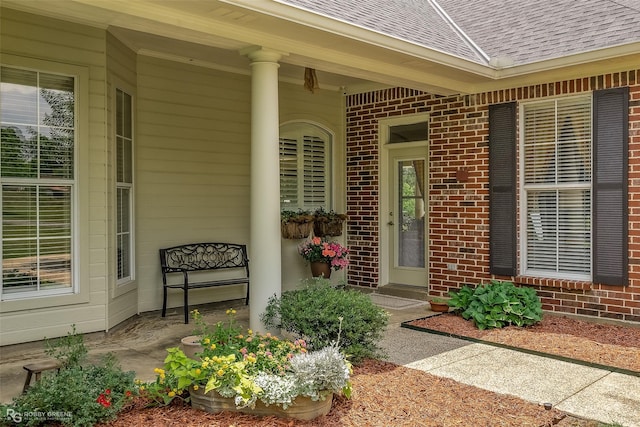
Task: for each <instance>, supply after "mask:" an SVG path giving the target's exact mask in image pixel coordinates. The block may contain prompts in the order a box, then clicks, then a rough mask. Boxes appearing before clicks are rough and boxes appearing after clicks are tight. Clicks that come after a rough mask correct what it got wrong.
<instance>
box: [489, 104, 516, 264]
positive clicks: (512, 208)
mask: <svg viewBox="0 0 640 427" xmlns="http://www.w3.org/2000/svg"><path fill="white" fill-rule="evenodd" d="M489 241H490V243H489V265H490V267H489V268H490V272H491V274H496V275H500V276H515V275H516V265H517V264H516V241H517V240H516V103H515V102H509V103H505V104H495V105H490V106H489Z"/></svg>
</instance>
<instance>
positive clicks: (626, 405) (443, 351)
mask: <svg viewBox="0 0 640 427" xmlns="http://www.w3.org/2000/svg"><path fill="white" fill-rule="evenodd" d="M374 295H375V294H374ZM373 300H374V302H375V303H376V304H379V305H381V306H382V307H383V308H385V309H386V310H387V311H388V312H389V313H390V321H389V326H388V327H387V329H386V331H385V335H384V338H383V340H382V342H381V346H382V347H383V348H384V349H385V351H386V352H387V353H388V356H389V357H388V360H389V361H390V362H393V363H396V364H398V365H404V366H407V367H409V368H412V369H419V370H423V371H427V372H429V373H431V374H433V375H438V376H443V377H448V378H452V379H454V380H456V381H459V382H462V383H466V384H470V385H473V386H476V387H479V388H483V389H486V390H491V391H494V392H498V393H504V394H510V395H514V396H517V397H520V398H522V399H525V400H528V401H530V402H533V403H536V404H543V403H547V402H548V403H551V404H552V405H553V406H554V407H556V408H557V409H560V410H562V411H565V412H567V413H570V414H572V415H575V416H578V417H583V418H587V419H592V420H598V421H601V422H607V423H610V422H617V423H620V424H621V425H622V426H624V427H640V409H639V408H640V377H639V376H632V375H623V374H620V373H615V372H610V371H606V370H601V369H596V368H592V367H587V366H583V365H579V364H572V363H568V362H564V361H559V360H555V359H551V358H546V357H540V356H534V355H530V354H526V353H522V352H519V351H513V350H506V349H502V348H497V347H493V346H490V345H485V344H473V343H470V342H469V341H465V340H460V339H456V338H451V337H446V336H442V335H435V334H429V333H425V332H421V331H415V330H411V329H407V328H402V327H401V326H400V325H401V323H402V322H405V321H409V320H413V319H417V318H421V317H425V316H427V315H430V314H433V313H432V312H431V311H430V310H429V309H428V305H427V304H426V302H425V301H420V300H409V299H405V298H398V297H394V296H388V295H380V294H377V296H375V297H373ZM197 308H198V309H199V311H200V312H201V313H202V315H203V317H204V319H205V321H206V322H207V323H209V324H213V323H216V322H218V321H224V320H226V318H227V317H226V314H225V311H226V310H227V309H228V308H234V309H236V310H237V314H236V319H237V320H238V322H239V323H240V324H242V325H244V326H248V323H249V308H248V307H247V306H245V305H244V300H234V301H226V302H221V303H214V304H207V305H205V306H199V307H197ZM70 329H71V328H70ZM193 329H194V325H193V323H192V324H189V325H185V324H184V323H183V315H182V310H181V309H174V310H169V311H168V313H167V317H166V318H162V317H161V316H160V313H159V312H149V313H144V314H142V315H139V316H135V317H134V318H132V319H130V320H128V321H126V322H124V323H123V324H121V325H119V326H118V327H116V328H114V329H112V330H111V331H109V332H108V333H93V334H87V335H85V344H86V346H87V347H88V348H89V357H90V359H91V360H97V359H99V358H100V357H101V356H102V355H104V354H106V353H109V352H111V353H113V354H114V355H115V356H116V357H117V358H118V360H119V361H120V364H121V366H122V368H123V369H124V370H133V371H135V372H136V376H137V378H139V379H141V380H143V381H152V380H154V379H155V374H154V372H153V369H154V368H156V367H161V366H162V365H163V361H164V358H165V356H166V349H167V348H169V347H175V346H178V345H180V339H181V338H183V337H185V336H188V335H191V334H192V333H193ZM45 359H48V356H47V355H46V354H45V352H44V343H43V342H35V343H27V344H19V345H12V346H4V347H0V402H2V403H9V402H10V401H11V399H12V398H13V397H14V396H17V395H18V394H20V393H21V391H22V387H23V385H24V381H25V378H26V371H25V370H24V369H23V368H22V367H23V366H24V365H26V364H28V363H33V362H37V361H41V360H45Z"/></svg>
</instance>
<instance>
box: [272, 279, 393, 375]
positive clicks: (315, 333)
mask: <svg viewBox="0 0 640 427" xmlns="http://www.w3.org/2000/svg"><path fill="white" fill-rule="evenodd" d="M301 284H302V288H301V289H295V290H291V291H286V292H283V293H282V295H281V297H276V296H272V297H271V298H269V301H268V302H267V307H266V309H265V312H264V313H262V315H261V316H260V318H261V320H262V322H264V324H265V325H266V326H267V327H269V328H274V329H282V330H285V331H287V332H289V333H291V334H293V336H295V337H298V338H303V339H305V340H306V341H307V343H308V345H309V347H310V348H313V349H320V348H323V347H326V346H329V345H331V344H332V343H334V342H338V341H339V346H340V349H341V350H342V351H343V352H344V353H345V354H347V355H349V357H350V358H351V360H352V361H353V362H354V363H358V362H360V361H362V360H363V359H365V358H376V357H384V354H383V351H382V349H381V348H380V347H379V345H378V343H379V341H380V340H381V339H382V333H383V332H384V329H385V327H386V326H387V323H388V321H389V314H388V313H387V312H386V311H385V310H383V309H382V308H380V307H378V306H376V305H375V304H374V303H373V302H372V301H371V299H370V298H369V297H368V296H367V295H366V294H364V293H362V292H359V291H356V290H349V289H338V288H336V287H334V286H332V284H331V282H330V281H329V280H327V279H325V278H321V277H317V278H313V279H304V280H303V281H302V282H301ZM339 318H343V322H342V333H340V323H339V322H338V319H339ZM338 337H340V339H339V340H338Z"/></svg>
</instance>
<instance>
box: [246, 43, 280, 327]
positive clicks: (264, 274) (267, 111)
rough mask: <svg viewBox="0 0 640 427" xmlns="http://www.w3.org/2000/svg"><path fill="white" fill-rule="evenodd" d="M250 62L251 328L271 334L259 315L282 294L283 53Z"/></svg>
mask: <svg viewBox="0 0 640 427" xmlns="http://www.w3.org/2000/svg"><path fill="white" fill-rule="evenodd" d="M243 53H245V54H246V55H247V56H248V57H249V59H251V207H250V209H251V232H250V236H251V241H250V246H249V260H250V264H249V265H250V269H251V287H250V295H249V300H250V314H249V322H250V323H249V325H250V327H251V329H253V330H255V331H258V332H266V328H265V327H264V325H263V324H262V322H261V321H260V315H261V314H262V313H263V312H264V310H265V308H266V306H267V300H268V299H269V298H270V297H271V296H272V295H274V294H275V295H277V296H280V291H281V286H282V271H281V267H280V258H281V245H280V160H279V142H278V136H279V114H278V67H279V65H278V60H279V59H280V58H281V56H282V55H281V54H280V53H278V52H274V51H270V50H266V49H262V48H259V47H256V48H253V49H250V50H249V51H245V52H243Z"/></svg>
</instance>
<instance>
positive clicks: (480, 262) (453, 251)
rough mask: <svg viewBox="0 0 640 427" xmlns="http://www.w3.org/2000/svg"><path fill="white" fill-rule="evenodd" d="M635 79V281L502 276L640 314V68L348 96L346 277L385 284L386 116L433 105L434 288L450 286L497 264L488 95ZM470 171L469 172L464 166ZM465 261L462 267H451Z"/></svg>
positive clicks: (550, 297) (569, 306)
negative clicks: (382, 182) (382, 161)
mask: <svg viewBox="0 0 640 427" xmlns="http://www.w3.org/2000/svg"><path fill="white" fill-rule="evenodd" d="M619 86H629V87H630V100H629V101H630V111H629V115H630V123H629V258H630V260H629V286H626V287H622V286H605V285H599V284H595V283H587V282H575V281H568V280H553V279H540V278H535V277H520V276H518V277H497V279H501V280H512V281H514V282H516V283H520V284H526V285H528V286H531V287H533V288H535V289H536V291H537V292H538V295H540V297H541V299H542V302H543V308H544V309H546V310H552V311H557V312H564V313H571V314H581V315H588V316H596V317H603V318H611V319H618V320H628V321H634V322H640V69H639V70H631V71H628V72H622V73H614V74H607V75H601V76H592V77H584V78H579V79H575V80H567V81H561V82H553V83H549V84H544V85H536V86H527V87H519V88H512V89H505V90H500V91H494V92H488V93H481V94H474V95H457V96H447V97H443V96H435V95H430V94H427V93H423V92H419V91H415V90H411V89H403V88H394V89H387V90H381V91H376V92H370V93H365V94H357V95H350V96H348V97H347V103H346V106H347V110H346V114H347V137H346V149H347V213H348V215H349V223H348V228H347V244H348V246H349V248H350V250H351V255H350V260H351V265H350V267H349V273H348V281H349V284H352V285H356V286H365V287H375V286H377V285H378V272H379V268H378V256H379V251H378V245H379V239H378V231H379V230H378V224H379V216H378V197H379V178H380V177H379V169H378V164H379V162H378V160H379V153H378V143H379V141H378V120H380V119H383V118H388V117H392V116H398V115H403V114H415V113H419V112H428V113H429V117H430V133H429V219H428V220H429V230H430V232H429V254H430V257H429V291H430V294H432V295H434V296H446V295H447V293H448V291H450V290H456V289H459V288H460V286H462V285H463V284H478V283H486V282H487V281H488V280H489V279H490V278H492V276H491V275H490V274H489V217H488V215H489V203H488V197H489V191H488V183H489V169H488V168H489V152H488V106H489V104H494V103H500V102H509V101H525V100H531V99H541V98H545V97H549V96H556V95H565V94H576V93H581V92H582V93H584V92H589V91H593V90H596V89H605V88H612V87H619ZM460 169H464V170H467V171H468V173H469V179H468V180H467V181H466V182H458V181H457V180H456V171H457V170H460ZM448 263H455V264H457V270H456V271H449V270H447V264H448Z"/></svg>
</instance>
